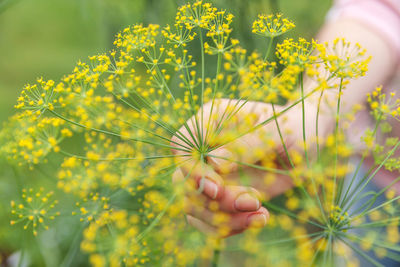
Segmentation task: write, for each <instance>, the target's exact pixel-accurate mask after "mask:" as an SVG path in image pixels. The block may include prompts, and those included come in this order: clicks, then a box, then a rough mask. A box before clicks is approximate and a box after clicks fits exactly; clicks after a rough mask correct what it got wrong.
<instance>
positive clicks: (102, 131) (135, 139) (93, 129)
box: [49, 110, 190, 153]
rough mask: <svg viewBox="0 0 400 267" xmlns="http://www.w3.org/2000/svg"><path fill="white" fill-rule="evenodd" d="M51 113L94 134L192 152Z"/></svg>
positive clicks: (51, 111)
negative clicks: (87, 124) (123, 134)
mask: <svg viewBox="0 0 400 267" xmlns="http://www.w3.org/2000/svg"><path fill="white" fill-rule="evenodd" d="M49 111H50V113H52V114H53V115H55V116H56V117H58V118H60V119H63V120H65V121H66V122H69V123H71V124H73V125H75V126H79V127H81V128H84V129H88V130H91V131H94V132H98V133H103V134H107V135H110V136H115V137H119V138H126V139H128V140H131V141H136V142H142V143H145V144H150V145H155V146H160V147H165V148H169V149H175V150H181V151H184V152H187V153H190V151H188V150H185V149H182V148H178V147H173V146H171V145H166V144H162V143H156V142H151V141H148V140H143V139H138V138H131V137H129V138H127V136H122V135H120V134H117V133H114V132H110V131H107V130H101V129H97V128H92V127H88V126H86V125H83V124H80V123H78V122H75V121H73V120H70V119H68V118H66V117H64V116H62V115H61V114H58V113H57V112H55V111H53V110H49Z"/></svg>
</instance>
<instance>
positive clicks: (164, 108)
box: [0, 1, 400, 267]
mask: <svg viewBox="0 0 400 267" xmlns="http://www.w3.org/2000/svg"><path fill="white" fill-rule="evenodd" d="M233 19H234V18H233V15H232V14H229V13H228V12H226V11H224V10H218V9H216V8H215V7H213V6H212V5H211V4H210V3H206V2H203V1H197V2H194V3H191V4H186V5H184V6H181V7H180V8H179V9H178V12H177V14H176V17H175V23H174V24H173V25H167V26H165V27H161V26H159V25H155V24H150V25H148V26H143V25H140V24H138V25H133V26H130V27H128V28H126V29H124V30H123V31H121V32H120V33H118V34H117V35H116V39H115V42H114V46H115V47H114V50H112V51H110V52H109V53H107V54H100V55H95V56H91V57H89V60H88V61H87V62H78V64H77V65H76V67H75V68H74V69H73V71H72V73H70V74H67V75H65V76H64V77H63V78H62V80H61V81H59V82H55V81H51V80H50V81H45V80H44V79H42V78H40V79H38V80H37V83H35V84H33V85H26V86H25V87H24V89H23V91H22V93H21V96H20V97H19V98H18V103H17V105H16V108H17V109H19V110H20V112H19V113H18V114H17V115H15V116H14V117H12V118H11V119H10V121H9V122H8V124H7V125H6V127H5V128H4V129H3V130H2V132H1V134H0V140H2V144H3V145H2V147H1V152H2V155H4V156H6V157H7V158H8V159H9V161H10V162H11V163H12V164H16V165H19V166H22V165H28V166H29V167H30V168H35V166H36V165H37V164H39V163H43V162H46V160H47V159H48V158H49V157H51V156H52V155H53V154H54V153H56V154H57V155H61V156H62V157H63V160H62V162H60V164H59V166H58V167H57V173H56V174H55V175H56V176H57V187H58V188H59V189H61V190H62V191H63V192H64V193H65V194H71V195H72V196H74V198H75V199H76V208H75V209H71V210H73V211H72V215H75V216H78V217H79V218H80V222H81V224H82V227H83V228H84V230H83V233H82V240H81V241H80V244H79V243H74V244H72V245H71V246H79V247H80V250H81V251H82V252H83V253H86V254H88V255H89V262H90V264H91V265H93V266H99V267H100V266H135V265H146V266H157V265H162V266H187V265H191V264H195V263H199V262H209V263H210V264H213V265H217V264H218V259H219V255H220V253H221V252H223V254H224V253H226V254H227V255H230V254H229V253H232V252H235V255H236V256H233V258H232V259H233V260H234V261H236V263H237V262H241V263H242V264H244V265H246V266H269V265H270V264H274V265H276V266H290V265H293V266H307V265H310V266H312V265H321V266H332V265H334V264H335V263H336V262H339V261H340V260H341V259H344V260H345V261H346V263H347V265H348V266H355V265H357V262H358V260H357V258H356V256H355V255H356V254H358V255H359V256H360V257H362V258H365V259H366V260H367V261H369V262H370V263H371V264H373V265H376V266H381V264H380V263H379V262H378V261H377V260H376V259H375V258H373V257H371V254H370V253H369V252H370V251H373V252H374V253H375V254H376V256H377V257H378V258H382V257H389V258H393V259H395V260H397V261H398V260H399V256H398V252H399V251H400V246H399V244H398V242H399V240H400V236H399V230H398V226H399V208H398V207H399V197H398V196H396V194H395V192H394V191H393V190H391V188H390V187H391V185H393V184H394V183H396V182H398V181H399V179H400V178H397V179H396V180H394V181H393V183H392V184H391V185H388V186H387V187H385V188H383V189H382V190H381V191H378V192H367V193H365V192H364V190H363V189H364V188H365V187H366V186H367V185H368V183H370V182H371V180H372V179H373V177H374V176H375V174H376V173H377V172H378V171H379V170H380V169H383V168H386V169H389V170H396V169H398V166H399V164H398V161H399V159H398V158H396V157H395V156H394V155H395V154H394V152H395V151H396V150H397V148H398V146H399V145H400V141H398V140H397V139H396V138H388V139H387V140H386V143H384V145H381V143H379V142H378V140H377V133H378V131H380V129H381V128H382V125H386V127H384V128H385V129H386V130H385V131H386V132H388V131H390V129H389V130H388V127H387V124H384V122H385V120H386V119H387V118H388V117H389V116H394V117H396V118H397V117H398V116H399V109H398V108H399V103H398V101H394V100H392V98H393V95H390V96H386V95H385V94H384V93H382V91H381V89H380V88H378V89H376V90H375V91H374V92H373V93H372V94H370V95H369V96H368V102H369V103H370V107H371V109H372V113H373V115H374V117H375V119H376V125H375V127H374V128H373V129H369V130H367V131H366V132H365V134H364V137H363V138H362V140H363V141H364V143H365V147H364V148H362V149H361V150H360V151H361V152H358V151H356V150H355V148H354V145H353V144H350V143H349V142H347V141H346V136H345V134H344V130H345V128H346V127H347V126H346V125H348V124H349V122H350V121H351V120H352V118H354V113H355V112H356V111H357V107H356V108H355V109H354V110H353V111H352V112H350V113H345V114H343V112H341V101H342V99H341V95H342V92H343V90H345V87H346V85H347V83H348V82H349V81H350V80H352V79H356V78H358V77H360V76H363V75H364V74H365V72H366V71H367V63H368V61H369V59H368V58H367V57H365V55H364V54H365V51H364V50H363V49H362V48H361V47H360V46H359V45H352V44H349V43H347V42H346V41H345V40H343V39H337V40H335V41H334V42H333V43H331V44H325V43H324V44H321V43H318V42H317V41H315V40H312V41H307V40H305V39H303V38H300V39H298V40H293V39H285V40H284V41H283V42H282V43H280V44H278V45H277V46H276V48H274V47H273V38H275V37H277V36H279V35H282V34H284V33H285V32H287V31H289V30H291V29H292V28H294V24H293V22H291V21H290V20H288V19H286V18H284V17H282V15H281V14H277V15H260V16H259V17H258V19H257V20H256V21H255V22H254V24H253V33H255V34H258V35H261V36H264V37H267V38H269V42H268V46H267V49H266V52H265V53H264V54H263V53H259V52H257V51H251V52H248V51H246V49H245V48H243V47H241V46H240V43H239V41H238V40H235V39H232V38H231V37H230V35H231V32H232V31H233V29H232V27H231V24H232V21H233ZM194 43H198V44H199V47H200V49H201V51H200V52H201V53H200V57H199V58H196V57H195V56H194V55H192V52H193V51H191V50H192V49H193V47H195V46H193V44H194ZM274 49H275V51H276V56H277V58H278V62H269V61H267V60H266V59H267V58H268V55H269V54H270V53H271V51H273V50H274ZM278 65H282V66H284V67H283V70H282V71H280V72H277V69H278ZM210 69H211V70H215V73H213V74H210ZM305 77H307V79H309V80H312V81H313V86H311V88H308V87H307V88H306V87H305V85H304V79H305ZM327 95H330V96H332V95H333V96H334V99H335V101H334V103H330V106H331V107H332V109H331V110H329V111H326V110H323V108H322V103H324V101H326V98H325V97H326V96H327ZM310 101H314V102H315V103H316V107H317V112H316V117H314V118H312V119H310V118H308V117H307V116H306V110H307V108H308V105H309V103H310ZM293 111H294V112H295V114H300V116H298V117H296V118H301V119H300V120H298V125H299V128H297V129H288V128H287V127H286V126H285V123H286V121H287V120H290V115H291V114H293ZM324 112H325V113H326V112H331V113H332V114H333V116H334V117H335V125H334V129H333V131H332V132H331V133H330V134H328V135H327V136H324V135H323V134H321V133H320V132H318V131H319V125H318V121H319V119H320V116H321V114H322V113H324ZM260 114H261V115H260ZM286 116H287V117H286ZM285 117H286V118H285ZM306 119H308V121H306ZM310 120H311V121H310ZM310 125H314V126H313V127H309V126H310ZM310 129H313V132H311V130H310ZM382 129H383V128H382ZM11 133H12V134H11ZM312 137H315V138H312ZM68 140H72V141H73V142H78V143H79V144H82V145H79V147H73V148H72V147H71V146H70V145H69V144H70V143H68ZM246 140H247V141H249V140H250V141H249V142H251V141H254V140H257V144H256V146H253V147H251V149H249V145H248V144H249V143H248V142H246ZM292 140H296V141H297V140H301V143H300V144H297V143H296V144H293V142H292ZM278 148H282V149H281V151H277V149H278ZM221 149H224V150H226V151H229V155H230V156H229V157H226V156H218V151H220V150H221ZM356 153H361V155H362V156H361V160H360V161H359V163H358V164H357V165H356V166H352V165H351V164H350V163H349V158H350V156H352V155H354V154H356ZM370 155H373V156H374V158H375V164H374V166H373V167H371V169H370V170H368V171H367V172H366V174H365V175H364V176H363V177H361V179H357V177H359V176H360V175H359V173H360V169H361V165H362V163H363V161H364V159H365V158H366V157H367V156H370ZM213 161H219V162H222V164H221V165H219V169H218V172H219V173H220V174H221V176H224V174H226V173H227V172H229V170H230V169H231V168H232V166H235V168H237V170H236V171H237V173H238V175H237V176H238V179H236V180H233V181H226V182H227V184H228V183H231V184H247V185H251V184H252V182H253V181H252V180H254V179H251V177H249V175H248V174H246V173H245V170H247V171H248V170H249V169H250V170H252V171H253V172H261V173H263V176H261V177H263V178H260V179H259V181H258V184H262V185H263V186H264V187H265V186H267V187H268V186H271V185H273V184H274V183H276V182H279V181H287V182H288V183H289V184H290V186H289V188H288V189H287V190H286V191H285V192H284V193H283V195H282V196H280V197H275V195H268V193H266V194H265V195H263V196H262V198H263V205H264V206H265V207H267V208H268V209H269V211H270V213H271V217H270V219H269V221H268V224H267V226H266V227H265V228H266V230H265V231H263V229H262V228H260V227H257V225H256V226H255V227H252V228H250V229H249V230H247V231H246V232H244V233H243V234H241V235H238V236H236V237H233V238H231V239H222V238H221V237H224V236H227V235H229V234H230V232H231V230H232V229H231V226H230V225H229V217H228V216H226V214H223V213H220V212H218V205H217V203H216V202H212V201H211V203H209V205H210V207H209V208H210V209H211V210H212V211H215V216H214V218H213V220H214V222H215V225H218V228H217V231H216V232H215V233H214V234H210V235H202V234H201V233H199V232H198V231H196V230H194V229H192V228H190V227H188V226H187V223H186V221H185V211H186V207H187V204H188V202H190V201H192V202H196V201H198V202H199V204H200V205H203V204H204V203H203V202H201V201H200V200H199V199H200V194H199V193H201V192H202V190H203V189H204V184H203V182H204V176H205V175H206V173H207V171H208V170H209V168H211V167H210V163H211V162H213ZM178 168H181V169H183V170H185V172H184V179H183V180H180V181H175V183H173V182H172V178H171V176H172V174H173V173H174V172H175V171H176V170H177V169H178ZM193 172H200V173H203V177H200V180H199V184H198V186H197V185H196V184H194V181H193V179H191V178H190V176H191V174H192V173H193ZM346 176H347V177H349V178H348V179H345V177H346ZM23 192H24V193H23V201H25V202H27V203H31V202H32V201H33V198H34V199H35V201H36V200H37V201H38V202H42V204H46V203H47V201H48V197H50V196H51V195H52V194H53V193H49V194H48V195H46V196H45V197H44V198H41V196H42V195H43V194H45V193H43V190H42V189H41V190H40V191H39V193H37V194H36V195H35V196H34V197H33V198H32V197H30V196H26V192H27V191H26V190H25V191H23ZM28 192H34V191H33V190H32V189H30V190H28ZM32 194H33V193H32ZM188 195H189V196H191V198H190V199H187V198H186V196H188ZM383 195H384V196H386V200H385V201H384V202H383V203H379V204H377V202H376V201H377V198H378V197H379V196H383ZM52 197H53V198H54V197H57V196H52ZM40 198H41V199H40ZM35 203H36V202H35ZM55 203H56V202H54V203H53V202H52V204H50V208H55ZM21 205H22V206H21ZM38 205H39V206H38V208H37V207H36V206H35V207H33V208H32V209H27V208H26V207H25V206H26V205H23V204H19V205H18V204H16V202H12V203H11V207H12V213H13V214H15V215H16V216H17V217H18V218H19V219H18V218H17V219H16V220H13V221H12V222H11V224H13V225H14V224H18V222H20V221H25V222H26V224H25V226H24V228H29V227H30V226H31V227H33V233H34V234H35V235H36V234H37V233H38V232H37V225H38V222H39V223H42V222H43V221H44V219H45V215H46V214H47V210H46V209H45V208H44V206H43V207H42V206H40V205H41V204H40V203H39V204H38ZM55 215H59V213H56V214H55ZM49 216H50V219H54V218H55V217H54V215H49ZM63 216H67V215H61V216H59V217H58V218H62V217H63ZM31 224H32V225H31ZM15 227H17V226H15ZM45 228H47V226H46V227H45ZM356 230H357V231H356ZM376 231H381V232H380V233H379V234H376ZM77 240H78V242H79V239H77ZM238 255H239V256H238ZM73 256H74V254H73V253H68V254H67V256H66V257H73ZM235 257H238V258H235ZM69 261H70V259H68V258H67V259H66V260H65V261H64V262H69ZM224 261H226V262H228V263H229V259H224ZM230 264H231V263H230Z"/></svg>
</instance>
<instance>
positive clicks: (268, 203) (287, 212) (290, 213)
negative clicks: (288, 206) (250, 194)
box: [262, 202, 327, 230]
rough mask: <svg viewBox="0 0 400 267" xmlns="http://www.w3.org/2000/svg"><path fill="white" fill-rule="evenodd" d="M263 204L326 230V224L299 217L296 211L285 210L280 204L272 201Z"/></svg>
mask: <svg viewBox="0 0 400 267" xmlns="http://www.w3.org/2000/svg"><path fill="white" fill-rule="evenodd" d="M262 205H263V206H265V207H267V208H270V209H272V210H275V211H278V212H281V213H284V214H286V215H288V216H290V217H292V218H294V219H296V220H299V221H304V222H307V223H309V224H311V225H314V226H316V227H318V228H320V229H325V230H326V229H327V228H326V226H324V225H322V224H319V223H316V222H313V221H310V220H308V219H305V218H300V217H298V216H297V215H296V214H295V213H293V212H290V211H288V210H285V209H282V208H280V207H278V206H276V205H274V204H272V203H271V202H263V203H262Z"/></svg>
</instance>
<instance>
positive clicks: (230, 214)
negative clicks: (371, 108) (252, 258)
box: [173, 19, 396, 236]
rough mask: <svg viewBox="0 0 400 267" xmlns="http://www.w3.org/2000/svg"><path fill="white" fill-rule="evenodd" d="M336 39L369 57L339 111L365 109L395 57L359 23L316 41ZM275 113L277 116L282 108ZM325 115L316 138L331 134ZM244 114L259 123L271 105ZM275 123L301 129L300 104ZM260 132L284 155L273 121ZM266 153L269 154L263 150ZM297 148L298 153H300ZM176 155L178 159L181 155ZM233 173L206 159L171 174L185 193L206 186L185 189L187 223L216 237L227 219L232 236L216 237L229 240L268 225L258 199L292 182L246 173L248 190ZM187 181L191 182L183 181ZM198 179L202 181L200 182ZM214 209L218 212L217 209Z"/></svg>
mask: <svg viewBox="0 0 400 267" xmlns="http://www.w3.org/2000/svg"><path fill="white" fill-rule="evenodd" d="M337 37H344V38H345V39H346V41H348V42H350V43H359V44H360V45H361V46H362V47H363V48H366V49H367V51H368V52H367V54H368V55H367V56H369V55H371V56H372V60H371V62H370V64H369V71H368V73H367V75H366V76H364V77H362V78H360V79H357V80H352V81H351V82H350V83H349V84H348V85H347V87H346V89H345V90H344V92H343V96H342V99H343V104H342V108H341V110H342V112H348V111H349V110H350V109H351V107H352V106H354V105H355V104H364V103H365V101H366V97H365V96H366V94H367V93H368V92H371V91H372V90H373V89H374V88H375V86H376V85H381V84H384V83H385V82H386V81H387V80H388V79H389V78H390V77H391V75H392V74H393V72H394V70H395V66H396V60H395V57H393V54H394V51H393V50H392V48H391V46H390V45H389V44H387V43H385V41H384V39H383V38H382V37H381V36H380V34H379V33H377V32H375V31H373V30H371V29H370V28H368V27H367V26H365V25H363V24H360V23H358V22H357V21H353V20H347V19H340V20H338V21H336V22H335V23H330V24H326V25H325V26H324V27H323V28H322V30H321V31H320V33H319V35H318V38H317V39H318V40H319V42H325V41H328V42H329V41H332V40H334V39H335V38H337ZM314 86H315V84H313V82H312V81H311V80H305V91H306V92H307V91H309V90H311V88H313V87H314ZM336 94H337V93H336V92H332V93H331V95H329V93H328V95H327V98H328V100H329V99H330V100H332V101H336ZM317 97H318V96H317V94H315V97H311V98H310V99H308V100H306V103H305V107H306V130H307V132H306V136H307V138H312V137H313V136H315V125H314V124H315V114H316V110H317V107H316V105H317V104H316V103H317ZM328 102H329V101H328ZM229 104H230V102H229V101H228V100H226V99H220V100H218V105H219V108H220V109H221V110H223V108H224V107H226V106H228V105H229ZM275 108H276V110H277V112H279V110H282V109H283V108H284V107H275ZM328 110H329V107H328V106H324V104H323V106H321V115H320V118H319V126H318V127H319V132H320V136H326V135H327V134H328V133H330V132H332V131H333V129H334V124H335V119H334V117H333V116H332V113H331V112H328ZM210 111H211V105H210V103H208V104H205V105H204V107H203V112H204V114H206V115H207V114H209V112H210ZM242 112H243V113H242V117H245V116H246V114H249V113H252V114H256V116H257V117H258V119H259V121H262V120H263V119H266V118H268V117H270V116H271V115H272V114H273V113H272V107H271V105H270V104H266V103H259V102H249V103H247V104H246V105H245V106H244V107H243V111H242ZM365 112H368V111H365ZM215 113H217V114H218V112H216V111H215V110H214V111H213V114H215ZM206 115H204V118H208V116H206ZM219 115H220V114H219ZM240 120H241V116H240V114H239V115H238V121H239V123H240ZM279 124H280V125H281V128H282V132H285V131H286V130H287V129H302V117H301V105H297V106H296V107H295V108H293V109H291V110H290V111H288V112H287V113H286V115H285V116H282V117H280V118H279ZM188 125H189V126H190V127H191V128H192V129H194V123H193V118H192V119H190V120H189V121H188ZM204 125H207V123H204ZM260 131H265V132H266V133H268V134H269V135H270V136H271V138H272V140H274V141H276V142H275V143H276V144H277V146H276V147H275V149H274V150H273V151H268V153H277V154H279V155H281V156H284V154H283V148H282V146H281V145H280V144H281V142H280V139H279V135H278V133H277V130H276V126H275V123H274V122H273V121H272V122H271V123H269V124H266V125H265V126H264V127H262V129H260ZM180 132H181V133H182V134H183V135H185V136H186V137H188V138H190V136H189V135H188V133H187V131H186V129H185V128H181V129H180ZM284 139H285V143H286V144H288V146H289V148H293V147H294V146H297V144H298V143H299V141H301V140H302V132H301V130H299V131H293V132H292V134H291V135H285V136H284ZM173 141H175V142H178V143H180V142H182V141H180V140H179V139H178V138H177V137H176V136H175V137H173ZM235 144H236V145H243V144H245V146H246V147H247V148H248V150H249V151H251V150H253V149H256V148H258V147H260V145H262V144H263V142H262V141H261V140H260V139H259V137H258V134H257V133H250V134H247V135H245V136H243V137H241V138H239V139H238V140H236V141H234V142H233V146H235ZM264 146H265V145H264ZM231 147H232V146H231ZM265 149H266V150H267V148H265ZM298 149H299V150H301V148H298ZM174 152H175V153H177V154H179V151H174ZM212 154H214V155H217V156H222V157H226V158H232V155H233V153H232V152H231V151H230V149H229V148H227V147H221V148H219V149H217V150H215V151H213V152H212ZM243 160H247V161H248V163H252V164H253V163H257V161H258V160H259V159H254V157H253V158H251V159H250V158H249V159H247V158H246V157H243V158H241V159H240V161H243ZM278 167H282V166H278ZM237 170H238V166H237V165H236V164H235V163H232V162H227V161H225V160H222V159H216V158H207V160H206V163H198V160H197V159H195V158H193V159H189V161H188V162H186V163H185V164H184V165H183V166H182V167H181V168H179V169H177V170H176V172H175V173H174V175H173V180H174V181H175V182H182V181H183V182H184V183H188V184H189V187H188V188H192V189H198V188H199V187H200V185H201V183H204V184H203V186H201V187H202V188H203V190H202V193H201V194H196V193H194V190H187V201H186V203H187V205H186V206H187V208H186V209H187V221H188V223H189V224H191V225H192V226H194V227H196V228H197V229H199V230H200V231H202V232H205V233H208V234H212V233H217V232H218V229H219V228H220V227H221V226H222V225H221V224H220V223H216V222H215V220H214V219H213V218H214V215H215V214H216V213H223V214H225V215H226V216H227V218H229V219H228V221H227V222H225V223H224V226H228V227H229V228H230V229H231V231H230V232H228V233H226V232H225V233H223V234H220V235H222V236H230V235H233V234H237V233H241V232H243V231H244V230H246V229H248V228H249V227H252V226H254V227H263V226H265V225H266V224H267V222H268V218H269V213H268V211H267V209H266V208H265V207H262V206H261V204H260V203H261V202H260V199H266V198H271V197H274V196H277V195H279V194H282V193H284V192H285V191H287V190H288V189H290V188H291V187H292V183H291V180H290V179H289V178H288V177H284V176H279V177H277V179H276V182H275V183H273V184H271V185H270V186H265V184H263V183H259V182H257V181H260V180H261V179H260V177H264V176H265V175H266V172H264V171H259V170H255V169H253V168H245V171H246V172H247V174H248V175H249V176H250V177H252V178H253V179H251V182H250V186H243V185H240V184H238V179H237V177H238V172H237ZM186 176H189V177H188V178H187V179H185V177H186ZM202 177H204V178H205V180H204V181H203V182H202ZM232 181H235V183H232ZM212 203H217V204H218V205H214V208H213V209H211V208H210V206H212V205H211V204H212ZM215 206H217V207H218V208H217V209H215Z"/></svg>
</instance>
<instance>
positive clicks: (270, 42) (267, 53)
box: [264, 37, 274, 61]
mask: <svg viewBox="0 0 400 267" xmlns="http://www.w3.org/2000/svg"><path fill="white" fill-rule="evenodd" d="M273 43H274V37H271V39H270V41H269V43H268V48H267V52H266V53H265V56H264V61H267V59H268V56H269V53H270V52H271V48H272V44H273Z"/></svg>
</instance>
